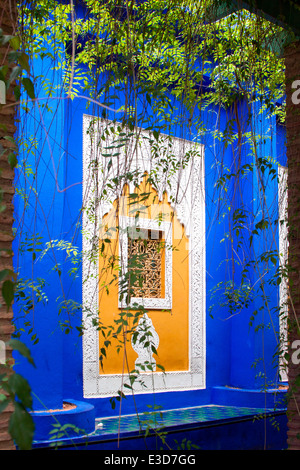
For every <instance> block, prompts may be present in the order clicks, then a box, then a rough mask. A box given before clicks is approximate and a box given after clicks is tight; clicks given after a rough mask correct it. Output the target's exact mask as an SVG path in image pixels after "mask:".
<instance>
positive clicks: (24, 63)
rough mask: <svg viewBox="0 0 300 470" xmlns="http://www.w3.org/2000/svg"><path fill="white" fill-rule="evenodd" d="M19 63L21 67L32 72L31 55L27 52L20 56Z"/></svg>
mask: <svg viewBox="0 0 300 470" xmlns="http://www.w3.org/2000/svg"><path fill="white" fill-rule="evenodd" d="M19 64H20V65H21V67H22V68H23V69H24V70H26V72H28V73H29V72H30V67H29V56H28V55H27V54H25V52H22V53H21V55H20V57H19Z"/></svg>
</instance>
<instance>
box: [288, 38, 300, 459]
mask: <svg viewBox="0 0 300 470" xmlns="http://www.w3.org/2000/svg"><path fill="white" fill-rule="evenodd" d="M285 64H286V100H287V118H286V130H287V165H288V230H289V255H288V266H289V294H290V302H289V318H288V323H289V324H288V329H289V352H290V360H289V364H288V381H289V393H288V405H287V408H288V409H287V413H288V448H289V449H291V450H300V364H298V362H299V354H295V353H296V352H297V350H298V351H299V350H300V347H299V345H298V343H296V342H295V341H299V340H300V330H299V323H300V102H299V103H298V101H300V100H299V98H300V93H295V92H296V91H297V90H296V89H295V86H297V88H298V89H299V88H300V86H299V84H300V81H299V84H294V87H293V83H294V81H295V80H300V43H299V42H296V43H293V44H291V45H290V46H289V47H288V48H286V50H285ZM299 344H300V342H299ZM293 353H294V354H293Z"/></svg>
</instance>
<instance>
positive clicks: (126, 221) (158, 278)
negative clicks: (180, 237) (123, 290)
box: [119, 216, 172, 309]
mask: <svg viewBox="0 0 300 470" xmlns="http://www.w3.org/2000/svg"><path fill="white" fill-rule="evenodd" d="M171 246H172V224H171V222H161V223H158V222H156V221H155V220H152V219H146V218H140V219H138V221H136V219H135V218H134V217H125V216H120V237H119V247H120V248H119V250H120V256H121V266H122V270H123V271H124V272H125V273H127V272H128V264H129V263H128V262H130V259H132V256H133V255H134V256H136V255H137V254H139V257H140V261H141V263H142V264H143V267H142V268H138V272H137V273H136V274H137V275H136V276H135V277H136V279H135V282H134V283H133V285H131V286H130V289H131V299H130V303H129V306H134V305H135V304H138V305H142V306H143V307H145V308H151V309H170V308H171V307H172V250H171V249H170V248H171ZM141 255H142V257H141ZM141 281H142V282H141ZM119 306H120V307H125V306H126V304H125V303H124V300H123V299H120V301H119Z"/></svg>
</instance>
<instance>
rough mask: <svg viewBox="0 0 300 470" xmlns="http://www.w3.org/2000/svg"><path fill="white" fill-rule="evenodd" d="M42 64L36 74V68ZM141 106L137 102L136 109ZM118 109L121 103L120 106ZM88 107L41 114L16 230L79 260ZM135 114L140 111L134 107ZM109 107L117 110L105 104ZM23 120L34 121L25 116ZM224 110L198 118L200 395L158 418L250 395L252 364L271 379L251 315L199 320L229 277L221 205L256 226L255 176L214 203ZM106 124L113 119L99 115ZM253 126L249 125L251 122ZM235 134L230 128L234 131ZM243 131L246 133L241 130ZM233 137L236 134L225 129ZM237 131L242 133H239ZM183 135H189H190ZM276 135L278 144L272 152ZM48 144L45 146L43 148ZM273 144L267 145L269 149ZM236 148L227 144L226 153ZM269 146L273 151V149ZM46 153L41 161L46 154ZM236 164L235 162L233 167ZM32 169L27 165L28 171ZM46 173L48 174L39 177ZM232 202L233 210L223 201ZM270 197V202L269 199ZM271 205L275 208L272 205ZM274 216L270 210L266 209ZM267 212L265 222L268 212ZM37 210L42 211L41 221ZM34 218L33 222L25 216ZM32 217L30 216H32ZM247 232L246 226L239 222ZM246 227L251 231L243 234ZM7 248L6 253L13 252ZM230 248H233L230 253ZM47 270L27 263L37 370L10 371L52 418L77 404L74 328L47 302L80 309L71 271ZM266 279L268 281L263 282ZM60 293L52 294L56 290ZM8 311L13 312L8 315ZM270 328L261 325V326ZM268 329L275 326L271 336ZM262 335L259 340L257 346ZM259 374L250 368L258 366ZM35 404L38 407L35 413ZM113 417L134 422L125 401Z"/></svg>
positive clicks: (49, 262)
mask: <svg viewBox="0 0 300 470" xmlns="http://www.w3.org/2000/svg"><path fill="white" fill-rule="evenodd" d="M45 65H46V64H44V66H45ZM56 80H57V83H60V80H61V76H60V75H59V74H58V75H57V76H56ZM142 101H143V100H142ZM120 102H122V97H121V98H120ZM87 103H88V101H87V100H85V99H82V98H75V99H74V100H62V101H58V102H57V103H56V104H55V106H56V105H57V113H56V114H54V115H53V114H47V113H45V127H46V128H49V129H50V132H49V133H48V135H45V134H43V128H42V130H41V138H40V148H41V149H42V158H41V160H40V162H39V166H38V176H37V181H38V184H39V182H40V186H38V188H37V189H38V203H37V201H36V198H35V196H33V199H32V207H31V208H29V209H28V211H27V213H26V216H25V225H26V226H27V227H28V228H30V231H32V230H33V229H34V230H35V231H36V232H37V233H39V234H41V236H42V237H43V241H44V242H45V241H49V239H61V238H62V239H64V240H66V241H72V244H73V245H75V246H77V247H78V249H79V251H80V250H81V247H82V239H81V232H80V230H81V218H80V217H81V214H80V213H79V209H80V207H81V205H82V184H81V182H82V116H83V114H84V113H88V114H93V112H94V113H95V115H98V114H99V109H97V108H94V105H93V106H91V107H90V108H89V109H87ZM140 106H141V108H140V110H141V109H142V107H143V106H144V102H141V104H140ZM115 107H116V108H118V107H119V102H118V103H115ZM32 109H33V112H35V113H37V112H39V111H38V110H37V109H36V108H35V107H34V106H33V107H32ZM245 111H247V109H246V105H245V103H243V102H241V103H240V104H239V115H240V116H243V115H244V113H245ZM231 112H232V110H225V109H223V108H221V109H219V108H213V107H211V108H209V109H208V110H206V111H205V113H204V112H203V113H204V114H203V119H204V122H205V123H206V124H207V133H206V135H205V136H202V137H200V141H202V142H203V143H204V145H205V175H206V179H205V184H206V234H207V239H206V268H207V277H206V282H207V297H206V299H207V315H206V321H207V329H206V346H207V349H206V357H207V370H206V374H207V390H204V391H193V392H182V393H164V394H161V396H160V397H159V398H156V403H157V404H159V405H162V406H163V407H165V408H170V407H177V406H178V407H179V406H193V405H196V404H198V405H199V404H202V403H208V402H209V401H210V399H211V388H213V387H216V386H231V387H241V388H250V389H252V388H254V389H255V388H260V387H261V386H262V384H263V381H262V380H257V378H256V376H257V374H258V371H261V369H258V368H254V367H253V364H254V363H255V361H256V360H258V359H260V358H261V357H263V356H264V357H265V363H264V364H263V369H265V368H266V369H267V375H268V380H269V379H270V380H273V379H274V374H275V372H274V368H273V364H272V356H273V354H274V349H275V340H274V338H275V336H273V332H272V330H271V331H269V330H268V331H265V330H259V331H258V333H256V332H254V329H253V328H249V318H250V315H251V312H252V311H253V308H252V307H251V309H252V310H251V309H244V310H243V311H241V313H239V314H238V315H236V316H234V317H232V318H230V319H228V316H229V312H228V311H224V310H220V311H217V312H216V313H215V314H214V316H213V318H212V317H211V316H210V315H209V308H210V306H211V304H212V300H211V299H210V291H211V289H212V288H214V287H215V286H216V284H217V283H218V282H223V281H224V280H226V279H228V270H227V268H228V267H229V266H228V265H226V263H222V261H224V260H225V259H227V258H228V244H227V243H226V241H225V242H223V243H220V240H222V239H224V236H225V235H226V233H227V232H228V231H229V229H230V224H229V222H228V219H227V217H222V212H223V211H224V210H227V212H228V208H226V207H227V206H228V201H229V200H230V201H231V203H232V207H231V211H233V210H234V209H236V208H238V207H240V204H241V203H243V204H244V205H245V207H246V208H248V209H249V213H250V214H252V213H253V209H254V213H255V211H257V214H256V215H257V219H253V220H251V219H250V223H251V222H252V223H255V220H260V209H261V207H260V205H259V202H258V190H259V186H258V183H257V180H256V178H257V175H255V173H253V172H249V173H248V174H247V176H245V177H243V178H241V179H240V180H239V183H240V187H239V188H237V187H236V179H235V178H231V179H230V180H228V185H227V187H228V193H226V194H225V193H223V195H224V196H226V195H227V194H230V198H229V199H228V200H224V201H222V200H220V199H219V192H218V191H217V189H216V182H217V180H218V178H219V176H220V174H219V170H220V165H218V164H217V160H218V161H219V162H220V163H221V162H222V165H223V166H225V167H227V168H231V169H232V170H233V168H232V164H233V161H234V159H236V158H237V153H236V152H237V151H238V148H235V147H234V146H232V145H228V146H224V144H223V143H222V142H221V141H218V140H217V139H216V138H215V136H214V131H215V130H216V128H218V129H219V130H222V131H225V129H226V126H227V123H228V118H229V116H231V117H232V114H231ZM108 117H109V118H112V117H116V118H117V119H118V117H119V116H118V115H117V116H112V115H108ZM35 119H37V118H36V116H35V117H33V119H32V121H31V126H32V129H33V128H34V126H35V122H36V121H35ZM253 119H255V118H253ZM265 119H266V118H264V119H263V120H262V121H261V123H260V124H261V125H262V126H263V128H265V127H267V126H268V122H267V121H266V120H265ZM235 125H236V124H235ZM245 126H248V128H249V124H247V122H245ZM234 130H236V132H237V131H238V128H236V129H234ZM244 130H245V129H244ZM171 131H172V133H173V134H174V135H177V136H178V137H188V136H187V135H183V134H182V130H181V129H180V128H175V127H174V128H173V129H171ZM192 132H193V130H192ZM282 139H283V137H282V133H280V136H279V140H280V142H282ZM49 142H50V144H49ZM274 142H275V143H274ZM235 145H236V144H235ZM247 145H248V144H247V143H246V142H244V150H243V154H242V158H243V159H244V160H243V162H242V163H243V164H245V163H249V164H252V163H253V160H252V158H253V157H252V156H249V155H250V154H249V153H248V151H247V148H248V147H247ZM274 145H275V147H274ZM278 145H279V146H281V143H280V144H279V143H278V142H277V141H276V139H275V141H271V142H270V141H266V142H265V143H264V142H262V145H261V147H260V152H261V154H262V155H269V154H272V155H274V149H276V148H277V149H278ZM50 148H51V151H50ZM52 158H53V160H54V165H55V167H56V168H59V171H58V186H57V184H56V182H55V178H54V177H53V168H52V166H51V165H52V163H53V160H52ZM235 161H236V160H235ZM32 163H33V164H36V163H37V162H34V161H33V162H32ZM49 169H51V171H49ZM23 183H24V180H22V178H20V180H19V182H18V184H19V185H20V186H22V184H23ZM232 197H233V200H232ZM267 197H268V198H269V199H270V207H271V206H272V204H274V200H275V199H276V187H275V182H274V181H273V182H271V183H270V185H269V186H268V188H267ZM274 197H275V199H274ZM275 205H276V204H275ZM274 207H275V206H274ZM274 207H271V208H272V214H275V212H276V209H275V208H274ZM42 208H43V211H44V212H42ZM35 210H37V213H36V212H35ZM22 211H23V205H22V201H21V200H19V203H17V204H16V212H17V213H18V217H19V218H20V217H21V215H22ZM36 214H37V215H36ZM248 222H249V221H248ZM250 226H251V225H250ZM268 240H272V236H271V235H270V234H269V238H268V239H267V242H264V243H267V247H270V245H269V241H268ZM19 241H20V240H18V239H17V240H16V242H15V247H16V248H15V249H16V252H17V250H18V243H19ZM236 243H237V242H235V247H236V248H237V244H236ZM261 243H262V239H260V238H259V239H255V241H254V244H253V247H254V249H257V248H258V247H260V244H261ZM55 254H56V256H57V257H58V258H57V261H58V262H59V263H60V264H61V274H60V275H58V273H57V272H54V271H52V270H51V267H52V266H53V259H52V257H51V256H48V255H47V256H45V257H44V258H43V259H42V261H41V262H40V261H39V262H36V263H34V270H35V273H36V275H40V276H41V277H46V280H47V295H48V299H49V301H48V304H47V306H46V307H43V306H42V305H37V308H36V310H35V312H34V331H36V332H37V334H38V336H39V342H38V343H37V344H36V345H34V346H32V343H31V342H30V339H29V337H28V338H26V335H23V336H22V338H21V339H25V341H26V342H27V343H28V345H29V346H30V348H31V350H32V354H33V357H34V360H35V362H36V364H37V368H36V370H33V369H32V367H31V366H30V367H29V366H27V364H26V362H24V361H23V360H20V363H19V364H18V365H17V367H16V368H17V369H18V370H20V371H21V372H22V373H24V374H25V376H27V377H28V378H29V381H30V384H31V386H32V390H33V391H34V393H35V394H36V396H37V399H35V408H36V409H41V408H42V407H43V406H45V407H47V408H59V407H61V406H62V402H63V400H64V399H65V398H66V397H68V398H73V399H74V400H83V391H82V340H81V337H80V336H79V334H78V330H77V329H76V327H80V326H81V312H80V311H78V312H76V314H74V315H71V316H68V315H66V314H64V313H62V314H60V315H58V307H57V297H58V296H61V294H62V292H61V285H63V289H64V293H65V295H66V297H67V298H70V299H73V300H74V301H76V302H78V303H79V304H80V303H81V302H82V276H81V271H80V270H79V271H78V273H77V277H76V278H75V279H72V277H71V276H70V275H69V273H68V270H69V268H70V267H71V264H70V263H68V262H66V261H65V253H63V252H59V251H55ZM21 264H22V270H21V273H22V275H23V276H25V277H26V276H29V277H30V276H31V269H32V253H31V252H28V253H26V254H25V255H24V256H23V258H22V263H21ZM235 274H236V276H237V278H239V277H240V275H241V271H240V268H239V267H238V265H236V273H235ZM269 275H270V273H268V276H269ZM256 279H257V274H256V273H254V272H253V271H252V272H250V273H249V280H250V281H252V282H255V280H256ZM60 284H61V285H60ZM265 287H266V290H267V294H268V295H269V296H270V299H271V302H272V304H271V305H273V304H274V305H275V304H276V302H277V299H278V297H277V296H278V289H277V288H273V287H270V286H268V285H266V286H265ZM260 306H261V303H257V302H256V303H255V308H256V309H259V307H260ZM15 309H17V307H15ZM266 316H267V311H266V310H262V311H260V313H259V314H258V315H257V316H256V321H257V322H260V321H261V320H265V319H266ZM69 320H70V321H71V323H70V328H69V330H70V331H69V333H68V334H66V333H65V332H62V331H61V328H60V325H61V324H62V323H64V322H65V321H69ZM269 320H270V319H268V322H269ZM272 321H274V322H275V323H276V322H277V323H278V320H277V319H276V318H275V316H274V317H272ZM275 328H277V329H278V324H277V326H275ZM262 335H263V336H262ZM258 367H260V366H258ZM152 399H153V397H151V396H144V395H143V396H141V397H140V401H139V405H138V406H141V407H145V406H146V405H148V404H151V403H152V402H151V400H152ZM39 400H41V401H42V403H43V405H41V404H40V403H39ZM89 401H90V402H92V403H93V404H94V405H95V407H96V410H97V413H100V414H102V415H105V414H112V409H111V405H110V403H109V399H101V400H100V399H99V400H89ZM122 410H123V412H134V403H133V401H132V400H131V399H127V400H125V401H124V403H123V405H122Z"/></svg>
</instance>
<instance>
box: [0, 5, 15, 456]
mask: <svg viewBox="0 0 300 470" xmlns="http://www.w3.org/2000/svg"><path fill="white" fill-rule="evenodd" d="M0 28H1V29H2V31H3V34H4V35H14V34H15V30H16V4H15V0H0ZM8 52H9V45H5V46H3V45H2V46H1V45H0V65H1V66H2V65H5V64H7V54H8ZM7 65H8V64H7ZM10 69H11V65H10V67H9V71H10ZM8 74H9V72H8ZM13 103H14V97H13V91H12V87H10V90H9V92H8V93H6V104H13ZM15 112H16V110H15V107H14V106H11V107H5V105H3V104H2V105H0V150H1V152H0V154H2V155H1V156H0V191H1V193H0V196H1V201H0V206H2V205H3V207H5V208H4V210H0V271H2V270H3V269H9V270H12V269H13V262H12V257H13V253H12V240H13V203H12V198H13V195H14V187H13V179H14V171H13V169H12V168H11V167H10V165H9V163H8V159H7V154H8V152H9V151H10V150H9V148H10V146H11V142H10V141H9V140H7V139H3V137H4V136H9V137H14V133H15V131H16V127H15ZM3 151H4V152H3ZM0 303H1V305H0V340H1V341H3V342H4V343H6V342H7V341H9V340H10V338H11V334H12V332H13V326H12V316H13V313H12V308H11V307H10V309H9V310H7V308H6V306H5V302H4V301H3V299H0ZM5 355H6V360H8V362H9V363H12V361H13V359H12V354H11V351H8V350H6V351H5ZM0 374H1V364H0ZM12 412H13V408H12V406H8V407H7V408H5V410H4V411H3V412H2V413H1V414H0V450H14V449H15V445H14V442H13V440H12V439H11V436H10V434H9V432H8V426H9V420H10V416H11V414H12Z"/></svg>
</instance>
